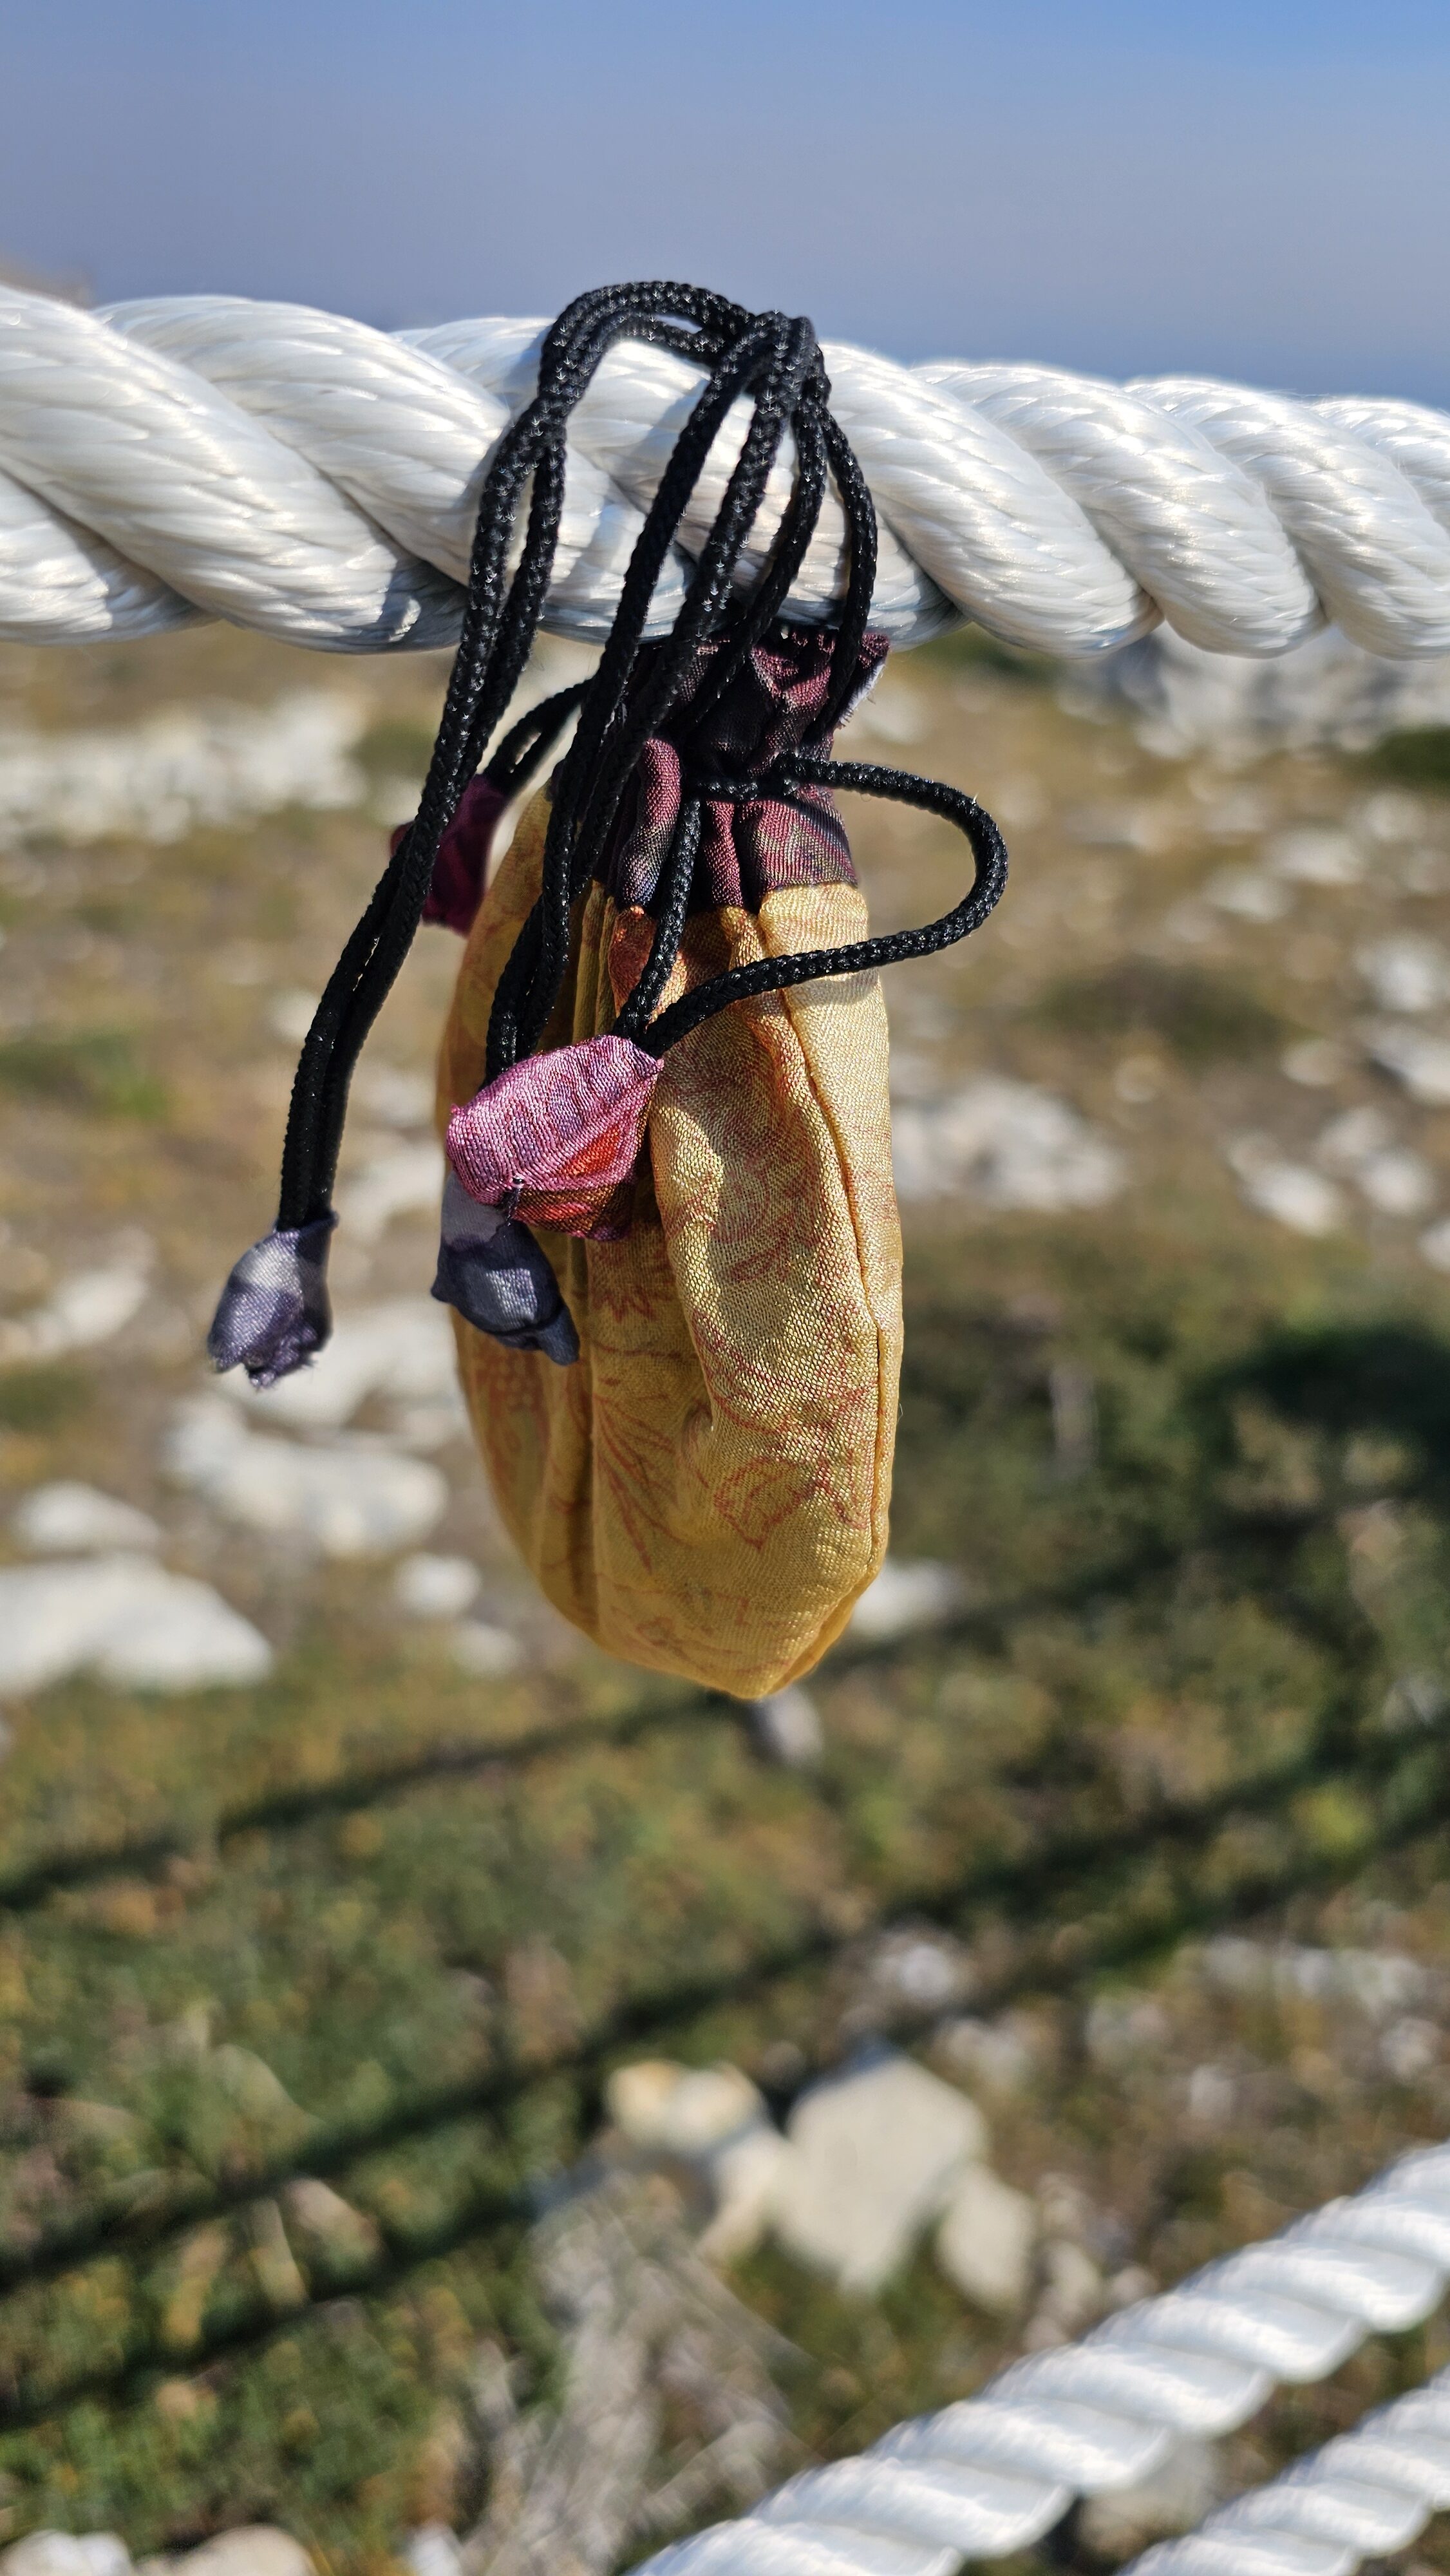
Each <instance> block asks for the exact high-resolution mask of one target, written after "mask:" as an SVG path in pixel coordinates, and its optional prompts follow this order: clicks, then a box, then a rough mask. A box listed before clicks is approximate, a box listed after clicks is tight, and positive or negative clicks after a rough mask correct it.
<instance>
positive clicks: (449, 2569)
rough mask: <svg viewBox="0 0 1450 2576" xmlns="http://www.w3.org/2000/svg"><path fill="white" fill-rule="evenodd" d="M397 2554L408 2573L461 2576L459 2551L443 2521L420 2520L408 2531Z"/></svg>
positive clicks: (429, 2575) (455, 2535)
mask: <svg viewBox="0 0 1450 2576" xmlns="http://www.w3.org/2000/svg"><path fill="white" fill-rule="evenodd" d="M399 2555H400V2557H401V2559H402V2561H403V2565H404V2566H405V2567H408V2568H411V2570H412V2576H463V2551H462V2549H461V2548H460V2547H459V2544H458V2536H457V2534H456V2532H452V2531H450V2530H449V2528H448V2525H447V2523H446V2522H424V2523H420V2524H419V2526H418V2528H417V2530H416V2531H410V2532H409V2533H408V2535H407V2538H406V2539H405V2540H404V2542H403V2546H402V2549H401V2550H400V2552H399Z"/></svg>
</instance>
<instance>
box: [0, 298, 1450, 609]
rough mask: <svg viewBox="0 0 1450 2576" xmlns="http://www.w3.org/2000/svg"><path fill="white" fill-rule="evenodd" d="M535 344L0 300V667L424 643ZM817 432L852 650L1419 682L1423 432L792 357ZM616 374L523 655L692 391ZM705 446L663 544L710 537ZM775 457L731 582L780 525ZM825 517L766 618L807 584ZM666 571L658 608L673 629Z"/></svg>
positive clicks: (729, 440) (1436, 600)
mask: <svg viewBox="0 0 1450 2576" xmlns="http://www.w3.org/2000/svg"><path fill="white" fill-rule="evenodd" d="M542 328H543V326H542V325H541V324H539V323H538V322H535V321H508V320H502V321H500V320H485V321H473V322H453V323H446V324H444V325H442V326H440V327H438V328H436V329H433V330H427V331H413V332H405V333H402V334H399V335H397V336H390V335H389V334H387V333H384V332H380V331H374V330H371V329H369V328H368V327H367V326H366V325H364V324H362V323H359V322H351V321H348V320H345V319H342V318H340V317H337V316H335V315H332V314H327V313H318V312H313V311H310V310H309V309H307V308H305V307H303V306H298V305H287V304H262V303H250V302H248V301H246V300H245V299H244V298H240V297H228V296H183V297H163V298H158V299H156V300H154V301H148V302H142V303H131V304H123V305H116V306H113V307H112V308H110V310H109V311H105V312H101V313H86V312H82V311H80V310H78V309H77V308H76V307H74V306H72V305H68V304H61V303H56V302H53V301H52V300H51V299H50V298H48V297H44V296H36V295H27V294H24V293H21V292H20V291H18V290H16V289H12V288H4V289H0V636H6V637H11V638H17V639H20V640H23V641H30V642H35V643H61V642H68V641H72V640H81V639H85V638H87V637H96V636H106V635H111V636H121V635H139V634H147V633H154V632H156V631H158V630H160V629H162V628H165V627H168V626H176V625H180V624H183V623H185V622H187V621H188V620H189V619H192V618H194V617H197V616H205V617H221V618H228V619H231V620H232V621H234V622H235V623H237V624H239V625H243V626H255V627H258V628H260V629H261V630H262V631H263V632H265V633H267V634H272V635H279V636H282V637H284V638H287V639H289V640H290V641H292V642H294V643H301V644H312V645H318V646H322V647H325V648H327V649H330V650H333V651H352V652H376V651H382V650H386V649H390V648H393V647H396V646H399V645H405V646H408V645H410V646H420V645H426V644H443V643H448V642H451V641H453V640H454V638H455V637H456V634H457V628H458V616H459V609H460V601H461V593H460V587H459V585H460V584H461V582H462V581H463V579H464V577H465V575H466V570H467V560H468V548H469V539H470V536H471V532H472V528H473V522H474V518H475V516H476V511H477V503H478V494H479V488H480V484H481V480H482V476H483V473H484V470H485V468H486V465H487V463H488V460H489V457H490V456H491V454H492V452H493V450H494V448H495V447H496V445H497V442H498V440H499V438H500V437H501V436H502V434H503V432H504V431H505V429H506V428H507V426H508V424H509V422H510V420H511V419H512V418H513V417H514V416H515V414H516V413H517V412H518V411H519V409H520V408H521V407H522V405H523V403H524V402H525V401H526V400H527V399H528V396H529V393H530V392H531V390H532V384H533V370H534V364H535V359H536V355H537V351H538V347H539V343H540V338H541V333H542ZM825 355H826V362H827V366H828V368H829V371H830V375H831V381H832V388H833V391H832V404H833V409H834V411H835V413H836V416H837V418H838V419H839V421H840V423H841V426H842V428H843V430H844V431H845V433H846V435H847V437H848V438H849V439H850V441H851V444H852V446H853V447H854V449H855V451H856V454H857V455H858V457H859V458H860V461H861V464H862V467H863V469H864V471H865V473H866V476H867V479H868V481H869V483H870V486H871V490H872V492H873V494H874V496H875V501H876V508H877V514H878V517H879V521H880V528H881V555H880V564H879V570H878V578H877V585H876V594H875V601H874V606H873V623H874V624H875V625H877V626H878V627H880V628H882V629H883V630H884V631H885V632H886V633H887V634H889V635H890V636H891V637H892V638H893V639H894V640H895V641H896V642H898V643H903V644H905V643H913V642H920V641H922V640H923V639H924V638H925V637H926V636H928V635H931V634H934V633H936V632H938V631H939V630H940V629H941V628H943V627H944V626H947V625H950V624H952V623H953V622H955V621H956V620H958V619H960V618H963V617H970V618H974V619H976V620H977V621H978V622H979V623H980V624H981V625H983V626H984V627H986V628H988V629H990V631H991V632H992V633H993V634H995V635H998V636H1000V637H1002V638H1003V639H1004V640H1005V641H1007V642H1009V643H1012V644H1017V645H1021V646H1025V647H1027V648H1030V649H1033V650H1037V651H1041V652H1048V653H1054V654H1063V655H1069V656H1083V655H1090V654H1093V653H1098V652H1103V651H1106V650H1108V649H1109V648H1110V647H1112V646H1113V645H1115V644H1120V643H1123V642H1125V641H1127V640H1128V639H1129V638H1130V637H1132V636H1135V635H1140V634H1142V633H1144V632H1145V631H1146V630H1147V629H1148V628H1150V627H1151V626H1153V625H1154V624H1155V623H1156V622H1157V620H1158V619H1159V618H1160V617H1162V618H1165V619H1166V620H1167V621H1168V623H1169V624H1170V625H1171V626H1173V627H1174V628H1176V629H1177V631H1178V632H1179V633H1180V634H1181V635H1184V636H1186V637H1187V638H1188V639H1189V640H1190V641H1191V642H1193V643H1195V644H1199V645H1203V646H1205V647H1207V648H1209V649H1210V650H1214V651H1218V652H1226V653H1241V654H1250V655H1265V654H1274V653H1280V652H1283V651H1285V650H1286V649H1287V648H1288V647H1289V646H1290V645H1293V644H1296V643H1298V642H1299V641H1300V640H1301V639H1302V638H1303V637H1305V636H1307V635H1309V634H1311V633H1312V632H1313V631H1314V630H1315V629H1316V628H1317V627H1319V626H1321V625H1323V624H1324V623H1325V622H1326V620H1332V621H1335V622H1337V623H1338V624H1339V625H1341V626H1342V627H1343V628H1344V630H1345V631H1346V633H1347V634H1349V635H1351V636H1352V637H1354V639H1355V640H1356V641H1357V642H1358V643H1360V644H1363V645H1365V646H1367V647H1368V648H1369V649H1370V650H1371V651H1372V652H1376V653H1380V654H1386V655H1393V656H1408V655H1416V654H1429V653H1444V652H1447V651H1450V417H1447V416H1446V415H1445V414H1443V413H1440V412H1435V411H1430V410H1425V409H1422V408H1420V407H1418V406H1416V405H1415V404H1412V403H1401V402H1389V401H1371V400H1368V399H1357V398H1347V399H1343V400H1336V401H1325V402H1308V403H1301V402H1294V401H1291V400H1290V399H1289V398H1288V397H1287V396H1284V395H1280V394H1263V393H1255V392H1252V391H1249V390H1246V389H1245V388H1243V387H1239V386H1233V385H1221V384H1214V383H1210V382H1206V381H1200V380H1198V379H1193V378H1184V377H1174V378H1169V379H1164V380H1161V381H1158V382H1150V383H1140V384H1135V385H1129V386H1117V385H1111V384H1104V383H1100V382H1097V381H1094V380H1093V379H1090V378H1087V377H1082V376H1073V375H1068V374H1065V373H1063V372H1061V371H1060V370H1056V369H1051V368H1045V367H1028V366H995V365H992V366H988V365H964V364H957V363H952V362H944V363H941V364H936V365H932V366H926V367H914V368H913V367H902V366H897V365H895V364H894V363H893V362H892V361H890V360H889V359H886V358H880V357H875V356H872V355H870V354H869V353H868V352H867V351H865V350H861V349H854V348H849V347H846V346H844V345H841V344H832V343H828V344H827V345H826V351H825ZM699 383H700V376H699V373H698V371H697V369H696V368H695V367H693V366H692V365H691V364H690V363H689V362H688V361H687V360H685V359H683V358H680V357H677V356H675V355H673V354H672V353H671V352H670V351H669V350H667V349H662V348H653V347H647V346H643V345H641V344H638V343H631V344H629V345H627V346H623V347H621V348H619V349H617V350H615V351H614V352H613V353H612V354H611V356H610V357H609V358H608V359H607V361H606V362H605V364H604V366H603V367H602V368H601V369H600V371H599V374H598V377H597V378H596V379H595V381H594V383H593V384H592V385H591V386H590V389H589V392H588V394H587V395H586V396H585V399H584V400H583V402H582V403H581V404H580V406H579V409H578V412H577V414H576V415H575V417H574V419H573V421H572V422H571V426H570V445H569V462H568V475H567V498H566V506H565V515H564V524H563V528H562V531H561V542H560V546H559V550H558V556H557V560H556V563H555V568H554V579H553V583H552V587H551V590H550V593H549V602H548V608H547V611H546V616H545V624H546V625H548V626H549V627H551V628H552V629H553V630H554V631H556V632H558V633H564V634H572V635H578V636H584V637H588V638H594V637H599V636H602V635H603V633H604V632H605V631H606V629H607V627H608V624H609V621H610V619H611V618H612V616H613V613H614V609H615V607H616V605H617V602H618V597H619V589H620V584H621V582H622V580H623V576H624V571H625V568H626V566H627V564H628V560H629V555H630V551H631V548H632V546H633V543H634V539H635V537H636V535H637V534H638V531H639V527H640V524H641V519H642V514H643V511H644V509H645V508H646V507H647V505H648V503H649V501H650V499H651V497H652V495H653V493H654V491H655V489H656V488H657V485H658V483H659V479H660V476H661V474H662V472H663V470H664V467H665V463H666V461H667V459H668V457H669V455H670V452H671V450H672V447H673V444H674V440H675V438H676V435H677V433H678V431H679V429H680V426H681V424H682V422H683V419H684V417H685V415H686V412H687V411H688V409H689V406H690V404H691V401H692V399H693V397H694V395H695V393H696V392H697V391H698V387H699ZM742 426H743V415H742V419H741V420H739V421H737V420H736V419H735V418H734V416H733V415H732V418H731V421H730V422H728V423H727V426H726V428H725V429H724V430H723V431H722V432H721V435H720V438H719V440H718V441H717V447H716V452H715V454H714V456H713V457H712V459H711V463H710V467H709V469H708V470H707V472H706V473H705V474H704V475H703V476H702V478H701V481H700V484H699V488H698V490H697V493H696V495H695V500H694V503H693V505H692V508H691V511H690V512H689V513H688V514H687V516H686V519H685V522H684V525H683V527H682V530H681V543H682V545H683V546H684V547H685V548H686V549H687V550H693V549H694V548H695V547H696V546H698V544H699V543H700V542H701V541H702V539H703V535H704V531H705V530H706V529H707V528H708V526H709V524H710V523H711V521H712V519H713V517H714V514H715V511H716V509H717V508H718V505H719V502H720V498H721V495H722V493H723V490H724V486H725V483H726V480H727V479H728V475H729V472H730V468H731V466H732V464H733V462H734V459H735V456H736V454H737V452H738V447H739V439H740V434H741V428H742ZM792 470H793V457H792V455H791V453H790V452H789V448H788V447H787V448H784V449H783V450H782V452H781V456H780V459H779V461H778V463H777V466H776V469H775V472H774V474H773V476H772V480H771V487H770V491H769V493H768V495H767V506H766V508H765V509H764V510H763V511H762V513H761V516H760V521H759V524H758V528H757V532H756V536H755V538H754V540H753V543H754V546H755V548H756V549H757V555H756V557H755V558H752V556H751V555H750V554H749V553H747V555H746V557H745V558H744V559H743V560H742V564H741V567H740V573H741V577H742V578H748V577H749V576H750V575H751V573H752V572H753V570H754V568H755V561H756V560H757V559H758V549H759V548H760V547H761V546H763V545H766V544H768V542H769V539H770V535H771V532H772V529H773V527H774V525H776V524H777V523H778V520H779V515H780V513H781V511H782V510H783V508H784V506H785V503H786V500H787V498H788V495H789V491H790V485H791V475H792ZM843 533H844V532H843V523H842V518H841V512H840V508H839V504H838V502H837V500H836V498H835V496H834V494H832V495H831V496H830V498H829V500H828V503H827V506H826V508H825V509H824V510H823V512H822V514H821V520H820V524H819V527H818V529H817V531H816V535H815V537H814V539H813V542H812V544H811V547H810V549H809V551H808V553H807V556H806V559H805V561H804V563H803V565H802V566H801V569H800V572H799V574H798V577H797V579H796V582H795V585H794V587H793V589H792V591H791V594H790V598H789V601H788V604H787V613H788V614H789V615H790V616H791V617H792V618H795V619H797V620H805V621H811V620H820V619H821V618H823V617H825V616H827V615H828V614H829V613H830V611H831V608H832V604H833V602H834V601H835V600H836V599H837V597H838V595H839V592H840V587H841V573H842V554H843ZM682 584H683V563H682V561H681V558H680V556H679V555H678V554H676V555H675V556H674V557H672V559H671V561H670V563H669V564H668V565H667V567H666V570H665V572H664V574H663V576H662V579H661V583H660V588H659V592H658V594H657V598H656V617H655V621H654V623H655V628H656V630H657V631H663V629H664V628H665V627H667V626H668V624H669V622H670V620H671V618H672V617H673V615H674V612H675V610H676V608H677V607H678V605H679V600H680V597H681V592H682Z"/></svg>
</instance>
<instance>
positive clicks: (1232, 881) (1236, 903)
mask: <svg viewBox="0 0 1450 2576" xmlns="http://www.w3.org/2000/svg"><path fill="white" fill-rule="evenodd" d="M1203 897H1204V901H1205V902H1206V903H1211V904H1213V905H1214V907H1215V909H1216V910H1217V911H1219V912H1231V913H1233V914H1235V915H1236V916H1237V918H1238V919H1239V920H1240V921H1282V920H1283V918H1284V915H1285V913H1286V912H1287V911H1288V909H1289V906H1290V904H1291V903H1292V902H1293V900H1294V898H1293V896H1292V895H1291V894H1290V892H1289V890H1288V887H1287V886H1285V885H1282V884H1281V883H1280V881H1279V879H1278V878H1277V877H1271V876H1268V875H1267V874H1266V873H1265V871H1264V870H1263V869H1262V868H1222V869H1220V871H1219V873H1218V875H1217V876H1215V877H1210V878H1209V881H1208V883H1207V885H1206V886H1205V887H1204V889H1203Z"/></svg>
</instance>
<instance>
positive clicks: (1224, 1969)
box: [1200, 1932, 1433, 2021]
mask: <svg viewBox="0 0 1450 2576" xmlns="http://www.w3.org/2000/svg"><path fill="white" fill-rule="evenodd" d="M1200 1956H1201V1963H1202V1968H1203V1973H1204V1976H1205V1978H1206V1979H1207V1981H1208V1982H1209V1984H1211V1985H1215V1986H1219V1987H1222V1988H1224V1989H1226V1990H1227V1991H1228V1992H1229V1993H1230V1994H1240V1995H1272V1996H1284V1997H1293V1996H1302V1997H1304V1998H1305V1999H1306V2000H1308V2001H1310V2002H1315V2003H1339V2002H1343V2003H1353V2004H1355V2005H1356V2006H1357V2007H1358V2009H1359V2010H1360V2011H1361V2012H1363V2013H1365V2014H1367V2015H1368V2017H1369V2018H1370V2020H1371V2021H1384V2020H1386V2019H1387V2018H1389V2017H1390V2016H1391V2015H1392V2014H1396V2013H1402V2012H1405V2011H1406V2010H1409V2009H1411V2008H1412V2007H1413V2006H1415V2005H1416V2004H1423V2003H1424V2002H1425V2001H1426V2000H1427V1999H1428V1998H1429V1997H1430V1996H1431V1994H1432V1992H1433V1981H1432V1975H1431V1971H1430V1970H1429V1969H1427V1968H1426V1967H1425V1966H1424V1964H1423V1963H1422V1962H1421V1961H1420V1960H1418V1959H1412V1958H1409V1957H1407V1956H1406V1955H1405V1954H1404V1953H1403V1952H1401V1951H1396V1950H1360V1949H1351V1948H1346V1949H1342V1950H1331V1949H1327V1948H1317V1947H1314V1946H1312V1945H1310V1944H1307V1943H1301V1942H1296V1941H1255V1940H1251V1939H1249V1938H1247V1937H1246V1936H1244V1935H1242V1934H1238V1933H1231V1932H1223V1933H1219V1934H1217V1935H1216V1936H1215V1937H1214V1939H1213V1940H1211V1941H1206V1942H1205V1943H1204V1945H1203V1950H1202V1952H1201V1954H1200Z"/></svg>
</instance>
